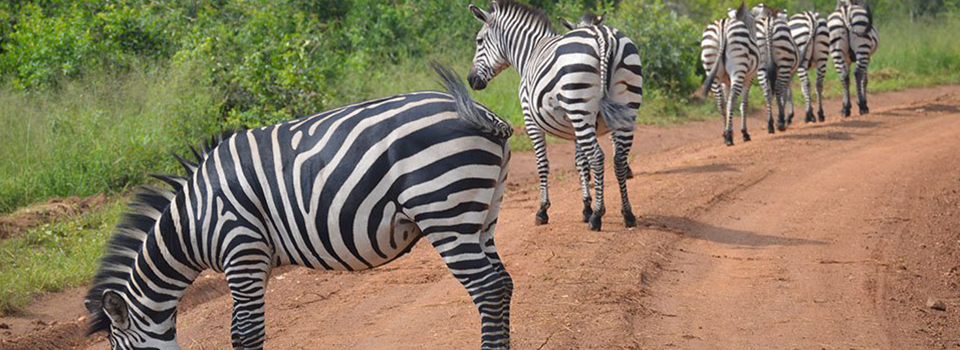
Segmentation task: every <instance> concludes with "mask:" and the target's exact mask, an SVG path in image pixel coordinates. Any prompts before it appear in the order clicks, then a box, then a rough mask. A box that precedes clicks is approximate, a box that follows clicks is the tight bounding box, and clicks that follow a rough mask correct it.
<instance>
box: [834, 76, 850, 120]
mask: <svg viewBox="0 0 960 350" xmlns="http://www.w3.org/2000/svg"><path fill="white" fill-rule="evenodd" d="M837 73H838V74H840V85H842V86H843V109H841V110H840V115H842V116H843V117H849V116H850V109H851V107H852V106H851V104H850V71H849V69H848V68H847V67H846V65H844V66H842V67H841V68H838V69H837Z"/></svg>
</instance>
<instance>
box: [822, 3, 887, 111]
mask: <svg viewBox="0 0 960 350" xmlns="http://www.w3.org/2000/svg"><path fill="white" fill-rule="evenodd" d="M827 26H828V27H829V28H830V55H831V56H833V65H834V67H836V69H837V74H838V75H839V76H840V82H841V84H842V85H843V110H841V111H840V114H842V115H843V116H844V117H849V116H850V109H851V107H852V106H851V103H850V65H851V64H852V63H854V62H856V64H857V69H856V70H855V71H854V73H853V74H854V77H855V78H856V83H857V104H858V105H859V106H860V115H865V114H870V108H869V107H867V67H869V66H870V56H873V53H874V52H876V51H877V46H878V45H879V43H880V33H878V32H877V28H876V27H875V26H874V25H873V13H872V12H871V11H870V6H869V5H868V4H867V2H866V0H837V8H836V10H835V11H834V12H833V13H832V14H830V17H829V18H828V19H827Z"/></svg>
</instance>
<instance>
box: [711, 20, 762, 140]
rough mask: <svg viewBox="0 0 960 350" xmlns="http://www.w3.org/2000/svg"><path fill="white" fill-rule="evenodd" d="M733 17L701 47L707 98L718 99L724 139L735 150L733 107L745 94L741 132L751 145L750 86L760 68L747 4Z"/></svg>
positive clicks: (718, 25) (714, 28) (713, 30)
mask: <svg viewBox="0 0 960 350" xmlns="http://www.w3.org/2000/svg"><path fill="white" fill-rule="evenodd" d="M731 13H732V14H733V16H732V17H733V18H724V19H720V20H718V21H715V22H713V23H711V24H710V25H709V26H707V30H705V31H704V32H703V38H702V40H701V43H700V47H701V53H700V57H701V59H702V60H703V69H704V70H706V71H707V72H708V73H707V78H706V81H705V82H704V90H703V95H704V96H706V95H707V94H709V93H710V92H711V91H712V92H713V94H714V96H715V97H716V100H717V107H718V108H719V109H720V113H721V114H722V115H723V123H724V124H723V125H724V127H723V139H724V142H725V143H726V144H727V146H733V116H732V114H733V106H734V105H735V104H736V103H737V98H738V97H739V96H740V94H741V93H743V99H742V102H740V117H741V128H740V131H741V132H742V133H743V141H750V134H749V133H748V132H747V102H748V101H749V94H750V84H751V83H752V82H753V78H754V77H755V76H756V75H757V69H758V67H759V65H760V54H759V51H758V49H757V42H756V39H755V38H756V37H755V35H756V34H755V33H756V32H755V30H756V27H755V25H754V19H753V15H752V14H750V11H749V10H747V5H746V3H741V4H740V8H739V9H737V10H732V11H731Z"/></svg>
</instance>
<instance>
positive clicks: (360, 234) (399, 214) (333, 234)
mask: <svg viewBox="0 0 960 350" xmlns="http://www.w3.org/2000/svg"><path fill="white" fill-rule="evenodd" d="M438 71H439V72H440V74H441V76H442V77H443V80H444V82H445V83H446V85H447V87H448V91H449V94H445V93H439V92H419V93H410V94H403V95H396V96H391V97H387V98H383V99H379V100H374V101H367V102H363V103H359V104H355V105H351V106H347V107H343V108H339V109H335V110H332V111H329V112H325V113H322V114H318V115H315V116H311V117H306V118H302V119H297V120H293V121H290V122H286V123H283V124H277V125H273V126H267V127H263V128H259V129H256V130H247V131H241V132H237V133H235V134H233V135H230V136H226V137H223V138H219V139H217V140H216V141H215V142H212V143H211V144H210V145H209V147H207V148H205V149H204V150H203V151H202V152H196V154H197V156H198V162H197V163H191V162H188V161H183V164H184V165H185V167H186V168H187V170H188V172H189V175H188V176H186V177H177V176H162V177H160V178H161V179H162V180H164V181H166V182H168V183H169V184H170V185H172V186H173V187H174V189H175V191H170V190H164V189H157V188H147V189H145V190H144V191H143V192H141V193H140V194H139V195H138V196H137V198H136V200H135V201H134V202H133V204H131V206H130V211H131V213H130V214H128V216H127V218H126V219H125V220H124V222H123V223H122V224H120V225H119V226H118V227H117V230H116V233H115V234H114V236H113V237H112V239H111V240H110V246H109V250H108V253H107V255H106V257H105V258H104V259H103V262H102V264H101V267H100V269H99V272H98V273H97V275H96V277H95V279H94V282H93V287H92V288H91V290H90V292H89V294H88V295H87V298H86V306H87V308H88V310H89V311H90V312H91V313H92V318H91V320H92V321H91V329H90V331H91V332H97V331H107V332H108V333H109V339H110V343H111V345H112V347H113V348H114V349H178V348H179V347H178V346H177V343H176V328H175V327H176V320H175V319H176V317H175V316H176V310H177V304H178V302H179V299H180V297H181V296H182V294H183V291H184V289H185V288H186V287H187V286H188V285H190V284H191V283H192V282H193V280H194V278H196V276H197V275H198V274H199V272H200V271H202V270H205V269H212V270H215V271H220V272H224V273H225V274H226V277H227V282H228V284H229V286H230V292H231V295H232V296H233V300H234V309H233V323H232V327H231V335H232V340H233V341H232V345H233V348H234V349H261V348H262V347H263V341H264V337H265V330H264V298H263V297H264V292H265V289H264V287H265V283H266V281H267V278H268V275H269V273H270V270H271V268H272V267H274V266H280V265H286V264H294V265H301V266H306V267H311V268H318V269H328V270H345V271H356V270H363V269H369V268H373V267H376V266H380V265H383V264H386V263H388V262H390V261H392V260H393V259H396V258H397V257H399V256H401V255H403V254H404V253H406V252H408V251H409V250H410V248H411V247H412V246H413V245H414V244H415V243H416V242H417V241H418V240H419V239H420V237H426V238H427V239H428V240H429V241H430V242H431V243H432V244H433V246H434V247H435V248H436V249H437V251H438V252H439V253H440V255H441V257H442V258H443V260H444V261H445V262H446V264H447V266H448V267H449V269H450V271H451V272H452V273H453V274H454V276H455V277H456V278H457V279H458V280H459V281H460V282H461V283H462V284H463V285H464V287H465V288H466V289H467V291H468V292H469V293H470V295H471V297H472V298H473V300H474V303H475V304H476V306H477V307H478V308H479V310H480V317H481V325H482V331H481V347H482V348H483V349H508V348H509V346H510V338H509V335H510V328H509V324H510V323H509V314H510V312H509V310H510V308H509V304H510V298H511V293H512V289H513V282H512V281H511V279H510V276H509V274H507V272H506V270H504V267H503V264H502V263H501V262H500V258H499V256H498V255H497V251H496V248H495V246H494V244H493V232H494V230H495V228H496V223H497V215H498V213H499V209H500V203H501V199H502V196H503V191H504V181H505V178H506V176H507V162H508V160H509V157H510V155H509V149H508V146H507V142H506V139H507V138H508V137H509V136H510V135H511V133H512V129H511V128H510V126H509V125H507V124H505V123H503V122H502V121H500V120H499V119H498V117H496V116H495V115H494V114H493V113H492V112H490V111H489V110H487V109H485V108H483V107H482V106H479V105H476V104H474V103H473V102H472V101H471V100H470V99H469V97H467V95H466V89H465V87H463V86H462V84H461V83H460V82H459V81H458V79H457V78H456V77H455V75H453V74H452V73H451V72H449V71H447V70H445V69H442V68H438Z"/></svg>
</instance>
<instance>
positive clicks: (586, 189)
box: [573, 133, 612, 222]
mask: <svg viewBox="0 0 960 350" xmlns="http://www.w3.org/2000/svg"><path fill="white" fill-rule="evenodd" d="M611 134H612V133H611ZM573 144H574V156H575V158H576V159H575V161H576V165H577V171H578V172H579V173H580V188H581V189H582V190H583V215H582V220H583V222H589V221H590V217H591V216H593V208H591V205H593V199H592V198H590V166H589V164H588V163H589V162H588V160H587V155H586V154H584V153H583V150H582V149H581V148H580V143H579V142H574V143H573Z"/></svg>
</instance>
